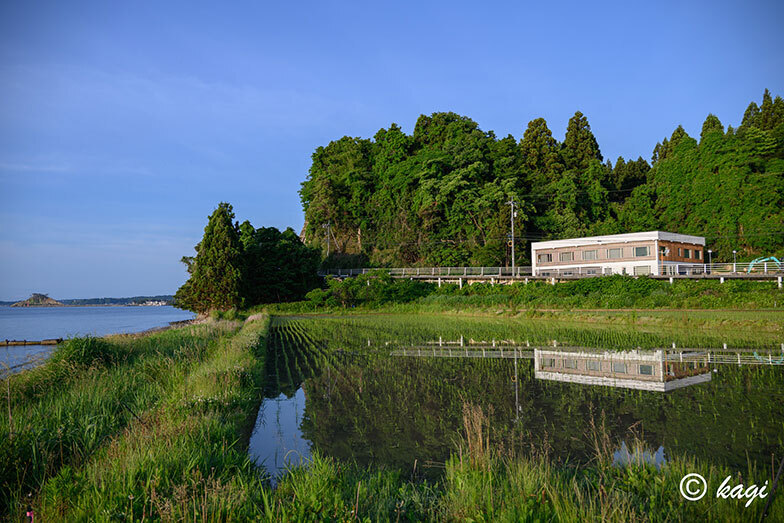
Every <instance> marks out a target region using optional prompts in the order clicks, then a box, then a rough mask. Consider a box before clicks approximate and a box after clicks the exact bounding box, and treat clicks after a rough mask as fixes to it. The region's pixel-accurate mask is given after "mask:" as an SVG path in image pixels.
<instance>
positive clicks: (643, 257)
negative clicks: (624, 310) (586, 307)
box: [531, 231, 706, 276]
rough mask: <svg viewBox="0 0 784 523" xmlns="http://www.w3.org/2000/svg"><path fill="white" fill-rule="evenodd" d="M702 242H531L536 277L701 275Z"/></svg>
mask: <svg viewBox="0 0 784 523" xmlns="http://www.w3.org/2000/svg"><path fill="white" fill-rule="evenodd" d="M704 249H705V238H703V237H702V236H689V235H686V234H677V233H672V232H664V231H648V232H635V233H628V234H610V235H606V236H590V237H586V238H571V239H567V240H553V241H546V242H534V243H532V244H531V264H532V272H533V274H534V275H535V276H578V275H589V276H594V275H595V276H598V275H608V274H630V275H637V276H641V275H646V274H652V275H661V276H665V275H676V274H692V273H694V272H695V271H701V270H702V269H703V267H704V266H705V265H704V264H705V263H706V261H705V253H704V252H703V251H704Z"/></svg>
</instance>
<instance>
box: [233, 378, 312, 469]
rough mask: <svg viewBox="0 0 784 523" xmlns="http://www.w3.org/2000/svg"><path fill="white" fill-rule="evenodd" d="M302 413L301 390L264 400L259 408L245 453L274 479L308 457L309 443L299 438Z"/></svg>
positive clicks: (303, 402) (303, 412) (303, 403)
mask: <svg viewBox="0 0 784 523" xmlns="http://www.w3.org/2000/svg"><path fill="white" fill-rule="evenodd" d="M304 414H305V391H304V390H303V389H302V388H300V389H299V390H297V392H296V393H295V394H294V396H292V397H291V398H287V397H286V396H285V395H284V394H281V395H280V396H278V397H277V398H276V399H265V400H264V402H263V403H262V405H261V408H260V409H259V415H258V417H257V418H256V427H255V428H254V429H253V434H251V437H250V444H249V449H248V452H249V454H250V457H251V459H253V460H254V461H255V462H256V464H257V465H260V466H263V467H264V468H265V469H266V470H267V472H269V473H270V474H271V475H272V476H273V477H275V476H277V475H279V474H280V473H281V472H282V471H284V470H286V468H287V467H290V466H297V465H299V464H300V463H301V462H302V461H304V460H307V459H308V458H309V457H310V445H311V444H310V441H308V440H306V439H304V438H303V437H302V430H300V426H301V425H302V417H303V415H304Z"/></svg>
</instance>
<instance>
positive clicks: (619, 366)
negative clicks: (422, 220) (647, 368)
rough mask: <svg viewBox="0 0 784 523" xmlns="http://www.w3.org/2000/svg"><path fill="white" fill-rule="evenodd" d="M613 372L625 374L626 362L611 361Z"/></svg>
mask: <svg viewBox="0 0 784 523" xmlns="http://www.w3.org/2000/svg"><path fill="white" fill-rule="evenodd" d="M613 372H616V373H618V374H626V364H625V363H613Z"/></svg>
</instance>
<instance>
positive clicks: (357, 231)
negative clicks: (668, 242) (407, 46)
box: [300, 90, 784, 266]
mask: <svg viewBox="0 0 784 523" xmlns="http://www.w3.org/2000/svg"><path fill="white" fill-rule="evenodd" d="M312 158H313V163H312V165H311V168H310V173H309V176H308V179H307V180H306V181H305V182H303V184H302V189H301V191H300V195H301V197H302V205H303V208H304V211H305V229H304V234H305V238H306V241H307V242H308V243H309V244H311V245H314V246H318V247H321V248H322V249H324V250H326V234H327V231H330V233H331V237H330V244H331V245H330V250H331V252H332V253H333V256H332V257H333V259H332V260H331V261H332V263H333V264H338V265H339V264H346V263H355V264H365V263H368V262H370V263H374V264H377V265H406V266H408V265H417V264H419V265H437V266H448V265H451V266H459V265H474V266H478V265H486V266H497V265H505V264H507V263H508V262H509V251H510V249H509V245H508V243H509V242H508V234H509V226H510V212H511V211H510V206H509V205H507V204H506V202H507V201H509V199H510V198H514V199H515V200H516V201H517V202H518V204H519V205H518V207H517V218H516V221H515V226H516V230H515V237H516V240H515V244H516V258H517V262H518V263H521V264H522V263H527V262H528V261H529V260H528V258H529V256H530V254H529V250H528V248H527V247H528V243H529V242H530V241H532V240H533V241H536V240H538V239H550V238H565V237H574V236H584V235H591V234H614V233H623V232H633V231H643V230H654V229H661V230H667V231H673V232H681V233H687V234H697V235H701V236H705V237H706V238H707V241H708V247H709V248H712V249H713V251H714V257H713V259H714V260H717V259H718V260H727V259H731V258H732V250H733V249H737V250H738V253H739V256H740V258H739V259H742V258H750V257H755V256H758V255H779V256H780V255H782V254H784V174H782V173H783V172H784V101H783V100H782V99H781V97H780V96H776V98H775V100H774V99H773V98H772V96H771V95H770V93H769V92H768V90H765V94H764V96H763V99H762V104H761V105H760V106H758V105H757V104H756V103H755V102H752V103H751V104H750V105H749V106H748V108H747V109H746V112H745V114H744V116H743V121H742V123H741V125H740V126H739V127H738V128H736V129H735V128H732V127H731V126H729V127H727V128H726V129H725V128H724V126H723V125H722V123H721V122H720V121H719V119H718V118H717V117H716V116H714V115H708V117H707V118H706V119H705V123H704V124H703V126H702V132H701V133H700V136H699V137H691V136H689V135H688V134H687V133H686V132H685V131H684V130H683V128H682V127H680V126H679V127H678V128H677V129H675V131H674V132H673V133H672V135H671V136H670V137H669V138H664V139H663V140H662V141H661V142H660V143H658V144H656V146H655V147H654V148H653V155H652V157H651V159H650V163H649V161H647V160H646V159H644V158H642V157H640V158H637V159H636V160H634V159H629V160H625V159H623V158H618V159H617V160H616V161H615V163H614V164H613V163H612V162H611V161H610V160H606V159H605V158H603V156H602V153H601V151H600V148H599V144H598V143H597V141H596V138H595V137H594V135H593V133H592V132H591V127H590V125H589V123H588V119H587V118H586V117H585V116H584V115H583V114H582V113H580V112H576V113H575V114H574V116H573V117H572V118H571V119H570V120H569V123H568V127H567V131H566V135H565V138H564V141H563V142H558V141H557V140H556V139H554V138H553V136H552V133H551V131H550V129H549V128H548V125H547V122H546V121H545V120H544V119H542V118H537V119H535V120H533V121H531V122H529V123H528V128H527V129H526V130H525V132H524V133H523V137H522V139H520V140H518V139H516V138H515V137H513V136H512V135H509V136H506V137H504V138H498V137H497V136H495V134H494V133H493V132H492V131H489V132H486V131H483V130H481V129H480V128H479V126H478V125H477V123H476V122H474V121H473V120H471V119H470V118H468V117H465V116H460V115H457V114H454V113H434V114H432V115H430V116H424V115H422V116H420V117H419V119H418V120H417V123H416V127H415V128H414V133H413V136H412V135H408V134H405V133H404V132H403V131H402V130H401V129H400V127H398V126H397V125H396V124H392V125H391V126H390V127H389V129H381V130H379V131H378V132H377V133H376V135H375V136H374V137H373V139H372V140H371V139H364V138H350V137H343V138H341V139H339V140H336V141H333V142H330V144H329V145H327V146H326V147H319V148H318V149H316V151H315V152H314V153H313V157H312ZM327 223H329V224H330V228H329V229H327V228H326V224H327ZM334 253H338V256H337V257H335V255H334ZM348 255H355V256H348Z"/></svg>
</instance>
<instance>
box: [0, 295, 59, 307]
mask: <svg viewBox="0 0 784 523" xmlns="http://www.w3.org/2000/svg"><path fill="white" fill-rule="evenodd" d="M62 306H63V304H62V303H60V302H59V301H57V300H53V299H52V298H50V297H49V296H47V295H46V294H39V293H37V292H36V293H33V295H32V296H30V297H29V298H27V299H26V300H24V301H18V302H16V303H14V304H13V305H11V307H62Z"/></svg>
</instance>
